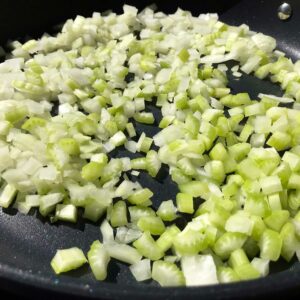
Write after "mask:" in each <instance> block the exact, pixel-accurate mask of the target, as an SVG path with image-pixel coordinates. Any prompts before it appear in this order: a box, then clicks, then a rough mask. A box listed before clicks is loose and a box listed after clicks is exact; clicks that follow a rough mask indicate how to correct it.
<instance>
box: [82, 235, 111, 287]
mask: <svg viewBox="0 0 300 300" xmlns="http://www.w3.org/2000/svg"><path fill="white" fill-rule="evenodd" d="M87 257H88V261H89V264H90V267H91V269H92V272H93V274H94V276H95V278H96V279H97V280H101V281H102V280H105V279H106V277H107V265H108V263H109V261H110V256H109V254H108V252H107V250H106V249H105V247H104V246H103V245H102V244H101V243H100V241H98V240H97V241H94V242H93V244H92V245H91V248H90V250H89V252H88V253H87Z"/></svg>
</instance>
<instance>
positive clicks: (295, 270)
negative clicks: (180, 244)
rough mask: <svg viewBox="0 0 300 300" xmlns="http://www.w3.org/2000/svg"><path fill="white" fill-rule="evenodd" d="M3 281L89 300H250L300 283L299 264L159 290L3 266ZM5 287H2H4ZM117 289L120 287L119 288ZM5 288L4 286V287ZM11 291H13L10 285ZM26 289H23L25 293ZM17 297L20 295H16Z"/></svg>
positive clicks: (157, 288)
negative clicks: (238, 278) (246, 277)
mask: <svg viewBox="0 0 300 300" xmlns="http://www.w3.org/2000/svg"><path fill="white" fill-rule="evenodd" d="M0 279H1V281H4V282H6V283H8V285H9V284H10V285H11V284H13V285H18V286H19V287H25V288H27V289H29V290H31V294H33V293H34V292H37V291H38V293H41V292H51V293H54V294H60V295H65V296H79V297H84V298H86V299H97V298H98V299H99V297H100V296H101V299H120V298H122V297H124V296H126V297H133V299H140V297H143V298H145V297H147V296H148V297H149V295H150V298H152V296H153V295H155V298H156V299H166V297H167V299H182V297H183V296H188V298H189V299H194V298H196V297H199V296H202V297H206V298H208V299H226V298H229V297H230V298H231V299H233V298H234V297H236V298H241V297H244V298H247V297H254V296H258V295H259V296H262V295H264V294H268V293H270V292H271V293H276V292H281V291H283V290H284V291H285V292H286V291H287V290H290V289H293V288H296V287H299V286H300V284H299V282H300V264H299V263H298V262H296V263H295V264H294V265H293V266H292V268H290V269H288V270H285V271H281V272H278V273H275V274H272V275H269V276H267V277H264V278H259V279H254V280H248V281H243V282H236V283H226V284H214V285H206V286H198V287H159V286H147V285H129V284H128V285H124V284H123V285H117V283H111V282H101V285H100V284H99V285H98V286H97V281H96V280H95V282H94V284H92V285H91V284H90V283H87V282H82V281H81V282H80V281H79V282H76V280H74V278H72V277H60V278H59V279H58V280H52V279H51V277H49V276H46V275H43V274H38V275H37V274H33V273H30V272H28V271H26V270H22V269H18V268H16V267H12V266H10V265H6V264H2V263H0ZM1 285H2V284H1ZM116 286H118V288H116ZM2 287H3V288H4V289H5V284H4V285H2ZM8 290H9V291H10V292H11V288H9V286H8ZM23 292H24V290H22V293H23ZM17 294H18V293H17Z"/></svg>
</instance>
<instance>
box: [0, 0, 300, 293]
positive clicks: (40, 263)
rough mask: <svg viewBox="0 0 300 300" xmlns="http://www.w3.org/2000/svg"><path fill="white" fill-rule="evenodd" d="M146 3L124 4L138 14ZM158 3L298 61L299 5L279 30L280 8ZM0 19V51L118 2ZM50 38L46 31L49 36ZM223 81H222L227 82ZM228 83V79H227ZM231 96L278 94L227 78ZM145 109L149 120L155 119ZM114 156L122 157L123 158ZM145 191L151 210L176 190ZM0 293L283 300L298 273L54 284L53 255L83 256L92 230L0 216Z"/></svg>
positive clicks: (17, 6)
mask: <svg viewBox="0 0 300 300" xmlns="http://www.w3.org/2000/svg"><path fill="white" fill-rule="evenodd" d="M152 2H153V1H126V3H128V4H133V5H135V6H138V7H139V8H140V9H141V8H143V7H145V6H147V5H149V4H151V3H152ZM202 2H204V1H201V2H200V1H199V3H197V2H196V1H172V2H171V1H160V3H159V4H158V5H157V6H158V9H159V10H162V11H164V12H167V13H170V12H174V11H175V10H176V8H177V7H178V6H180V7H181V8H183V9H187V10H191V11H192V12H193V14H194V15H197V14H199V13H200V12H208V11H210V12H218V13H220V18H221V20H222V21H224V22H227V23H229V24H232V25H238V24H242V23H246V24H248V25H249V26H250V28H251V29H253V30H255V31H261V32H263V33H265V34H269V35H272V36H273V37H275V38H276V40H277V42H278V48H279V49H280V50H283V51H285V52H286V53H287V55H288V56H289V57H291V58H292V59H293V60H297V59H299V58H300V2H299V1H297V0H295V1H289V3H290V4H291V5H292V7H293V17H292V18H291V19H290V20H289V21H287V22H282V21H280V20H279V19H278V18H277V8H278V6H279V5H280V4H281V1H277V0H272V1H267V0H265V1H263V0H252V1H217V0H216V1H205V2H207V3H202ZM1 4H2V8H3V9H2V11H0V25H1V26H0V44H2V45H3V44H4V43H5V42H6V41H7V40H8V39H15V38H17V37H21V38H24V37H25V36H26V35H29V36H34V37H38V36H40V35H41V34H42V33H44V32H45V31H47V30H48V31H49V30H50V32H54V31H53V30H52V29H51V28H52V27H53V26H54V25H56V24H59V23H61V22H63V21H65V20H66V19H67V18H70V17H74V16H76V15H77V14H82V15H84V16H89V15H91V13H92V12H93V11H105V10H107V9H113V10H114V11H116V12H120V11H121V8H122V5H123V1H113V2H111V3H110V2H104V1H100V0H98V1H87V0H86V1H53V0H52V1H47V2H44V1H32V0H31V1H26V2H25V1H14V2H9V1H2V3H1ZM51 30H52V31H51ZM228 75H229V74H228ZM229 78H230V77H229ZM230 87H231V88H232V89H233V92H242V91H248V92H249V94H250V95H251V97H252V98H255V97H256V96H257V94H258V93H259V92H262V93H272V94H275V95H281V94H282V92H281V90H280V88H279V87H278V86H276V85H274V84H272V83H270V82H268V81H261V80H258V79H256V78H254V77H252V76H243V77H242V79H241V80H239V81H236V80H233V78H231V80H230ZM150 109H151V110H152V111H153V112H154V113H155V115H156V116H158V115H159V112H158V110H157V109H155V108H154V107H150ZM137 131H138V133H141V132H143V131H145V132H146V134H147V135H148V136H153V135H154V134H155V133H156V132H157V129H155V127H151V126H147V125H144V126H141V125H140V126H138V128H137ZM114 155H115V156H117V157H118V156H124V155H126V156H128V153H126V152H125V151H124V150H119V151H117V152H116V153H114ZM139 180H140V181H141V183H142V184H143V185H144V186H145V187H149V188H151V189H152V190H153V191H154V194H155V195H156V196H155V205H158V204H159V202H160V201H162V200H165V199H170V198H173V199H174V197H175V195H176V192H177V188H176V185H175V184H174V183H172V181H171V179H170V178H169V177H168V176H167V170H163V172H162V173H161V174H160V178H159V180H158V181H154V180H151V179H150V177H149V176H146V175H145V174H142V175H141V178H140V179H139ZM0 231H1V233H0V289H2V290H8V291H10V292H14V293H17V294H21V295H35V296H37V295H40V296H42V295H43V296H42V297H43V298H44V299H45V294H47V295H48V298H50V297H53V298H56V299H57V294H59V295H64V299H66V296H67V295H69V296H72V299H75V298H74V297H76V296H77V297H86V298H98V299H99V298H101V299H121V298H123V299H124V297H130V298H131V299H141V298H144V299H153V298H154V297H155V298H157V299H182V298H183V297H184V298H186V299H196V298H201V297H202V298H206V299H207V298H208V299H211V298H213V299H226V298H230V299H233V298H241V297H243V298H247V297H255V296H257V295H263V294H267V293H268V294H269V293H273V294H275V293H277V294H279V293H284V292H285V291H286V290H293V289H296V288H299V287H300V265H299V264H298V263H296V262H294V263H291V264H290V265H289V266H287V265H286V264H285V268H283V270H284V271H281V272H278V271H279V270H280V269H282V268H281V266H280V265H279V266H278V265H275V266H272V269H273V274H271V275H270V276H268V277H267V278H264V279H259V280H254V281H248V282H242V283H236V284H227V285H219V286H207V287H200V288H188V289H186V288H164V289H162V288H160V287H158V286H157V285H156V284H154V283H152V282H146V283H136V282H135V280H134V278H133V276H132V275H131V273H130V272H129V270H128V267H127V266H125V265H123V264H121V263H116V262H111V264H110V267H109V273H110V275H109V278H108V280H107V281H106V282H96V281H95V280H94V278H93V276H92V274H91V271H90V270H89V269H88V267H85V268H82V269H80V270H76V271H73V272H70V273H68V274H66V275H61V276H59V277H57V276H55V275H54V273H53V271H52V270H51V268H50V265H49V262H50V260H51V258H52V256H53V255H54V253H55V252H56V250H57V249H59V248H68V247H72V246H78V247H80V248H82V249H83V250H84V251H85V252H86V251H88V249H89V246H90V244H91V243H92V242H93V241H94V240H95V239H99V237H100V232H99V226H98V224H96V225H95V224H92V223H89V222H85V221H82V220H81V221H80V222H79V223H78V224H76V225H69V224H55V225H52V224H50V223H49V222H48V221H46V220H45V219H43V218H42V217H40V216H39V215H37V214H36V212H34V213H33V214H32V215H30V216H24V215H21V214H19V213H17V211H16V210H14V209H5V210H4V209H3V210H1V209H0Z"/></svg>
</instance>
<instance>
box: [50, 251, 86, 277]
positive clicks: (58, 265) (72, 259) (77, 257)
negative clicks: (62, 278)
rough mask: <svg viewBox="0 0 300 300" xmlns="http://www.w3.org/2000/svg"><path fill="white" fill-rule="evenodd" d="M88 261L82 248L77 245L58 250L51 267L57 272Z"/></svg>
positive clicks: (76, 266) (72, 268) (66, 270)
mask: <svg viewBox="0 0 300 300" xmlns="http://www.w3.org/2000/svg"><path fill="white" fill-rule="evenodd" d="M86 262H87V259H86V257H85V256H84V254H83V252H82V250H80V249H79V248H77V247H74V248H70V249H63V250H57V252H56V254H55V256H54V257H53V259H52V261H51V267H52V268H53V270H54V272H55V273H56V274H60V273H63V272H68V271H70V270H74V269H77V268H79V267H81V266H82V265H83V264H85V263H86Z"/></svg>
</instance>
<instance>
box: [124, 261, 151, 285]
mask: <svg viewBox="0 0 300 300" xmlns="http://www.w3.org/2000/svg"><path fill="white" fill-rule="evenodd" d="M129 269H130V271H131V273H132V275H133V276H134V278H135V279H136V281H144V280H148V279H151V266H150V259H143V260H140V261H139V262H137V263H135V264H133V265H131V266H130V267H129Z"/></svg>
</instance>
